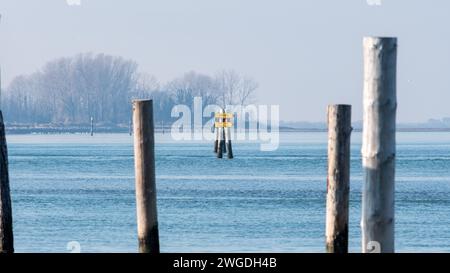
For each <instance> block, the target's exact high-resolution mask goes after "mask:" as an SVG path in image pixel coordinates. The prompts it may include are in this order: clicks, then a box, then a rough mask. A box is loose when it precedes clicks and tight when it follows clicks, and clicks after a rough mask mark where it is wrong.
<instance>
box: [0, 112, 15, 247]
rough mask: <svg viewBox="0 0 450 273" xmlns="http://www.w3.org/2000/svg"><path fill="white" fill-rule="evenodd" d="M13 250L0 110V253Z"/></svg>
mask: <svg viewBox="0 0 450 273" xmlns="http://www.w3.org/2000/svg"><path fill="white" fill-rule="evenodd" d="M13 252H14V237H13V221H12V208H11V195H10V189H9V174H8V149H7V146H6V138H5V125H4V124H3V114H2V112H1V111H0V253H13Z"/></svg>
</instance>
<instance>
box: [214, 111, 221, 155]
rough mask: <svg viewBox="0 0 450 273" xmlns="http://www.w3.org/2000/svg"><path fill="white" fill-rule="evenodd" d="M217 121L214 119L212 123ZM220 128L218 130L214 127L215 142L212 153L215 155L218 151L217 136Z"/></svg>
mask: <svg viewBox="0 0 450 273" xmlns="http://www.w3.org/2000/svg"><path fill="white" fill-rule="evenodd" d="M216 120H217V119H216V118H215V119H214V121H216ZM214 124H215V122H214ZM219 129H220V128H218V127H217V126H215V125H214V133H215V135H216V137H215V140H214V153H216V154H217V152H218V150H219V134H220V130H219Z"/></svg>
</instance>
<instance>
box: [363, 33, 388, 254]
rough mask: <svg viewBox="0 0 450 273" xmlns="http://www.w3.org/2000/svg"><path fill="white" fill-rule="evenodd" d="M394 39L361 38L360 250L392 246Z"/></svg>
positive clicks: (386, 249) (385, 250)
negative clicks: (375, 246)
mask: <svg viewBox="0 0 450 273" xmlns="http://www.w3.org/2000/svg"><path fill="white" fill-rule="evenodd" d="M396 69H397V39H396V38H379V37H368V38H364V95H363V110H364V116H363V143H362V159H363V168H364V178H363V179H364V181H363V193H362V194H363V200H362V219H361V229H362V252H364V253H367V252H371V251H372V250H371V246H373V245H374V244H375V245H378V244H379V246H380V251H381V252H382V253H390V252H394V251H395V247H394V191H395V183H394V182H395V181H394V180H395V132H396V110H397V95H396V92H397V91H396Z"/></svg>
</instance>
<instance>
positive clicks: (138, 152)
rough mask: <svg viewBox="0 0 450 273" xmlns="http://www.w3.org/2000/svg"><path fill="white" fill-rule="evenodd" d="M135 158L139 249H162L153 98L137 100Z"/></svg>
mask: <svg viewBox="0 0 450 273" xmlns="http://www.w3.org/2000/svg"><path fill="white" fill-rule="evenodd" d="M133 128H134V162H135V173H136V207H137V226H138V240H139V252H141V253H159V232H158V218H157V207H156V205H157V204H156V178H155V151H154V149H155V147H154V143H155V137H154V121H153V101H152V100H135V101H133Z"/></svg>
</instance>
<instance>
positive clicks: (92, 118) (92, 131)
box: [91, 117, 94, 136]
mask: <svg viewBox="0 0 450 273" xmlns="http://www.w3.org/2000/svg"><path fill="white" fill-rule="evenodd" d="M93 135H94V117H91V136H93Z"/></svg>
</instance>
